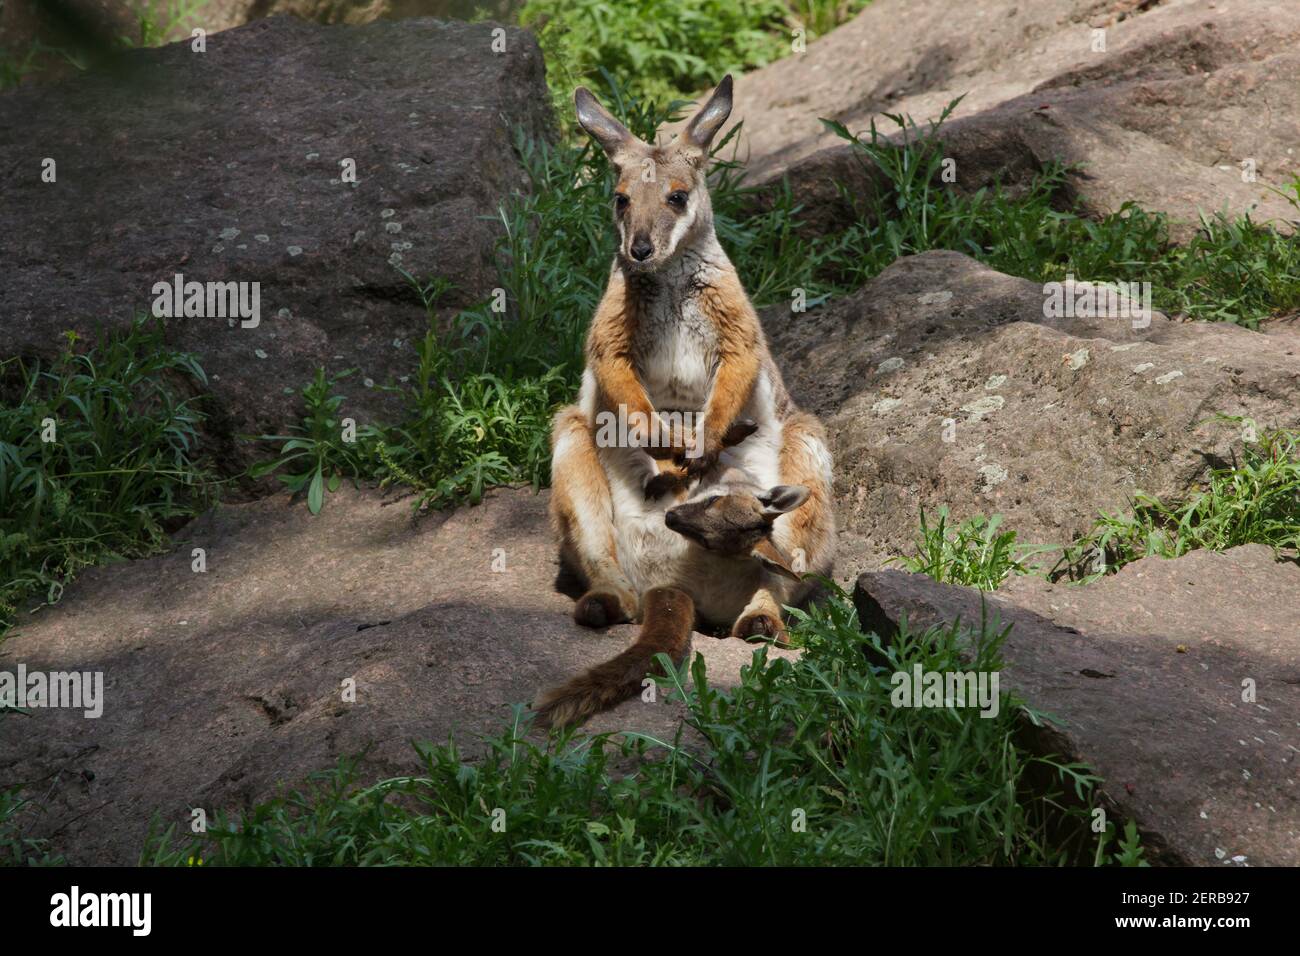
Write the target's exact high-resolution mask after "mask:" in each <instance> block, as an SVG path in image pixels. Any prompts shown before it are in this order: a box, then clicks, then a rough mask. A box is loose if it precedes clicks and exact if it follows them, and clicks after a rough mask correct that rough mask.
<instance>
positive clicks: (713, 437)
mask: <svg viewBox="0 0 1300 956" xmlns="http://www.w3.org/2000/svg"><path fill="white" fill-rule="evenodd" d="M731 92H732V84H731V77H729V76H728V77H724V78H723V80H722V82H721V83H719V84H718V87H717V89H716V90H714V92H713V94H712V95H711V96H710V97H709V99H708V101H707V102H706V103H705V104H704V106H703V107H702V108H701V109H700V110H699V112H698V113H696V114H695V116H694V117H693V118H692V119H691V121H690V123H689V124H688V125H687V127H686V129H685V131H684V132H683V133H682V136H681V137H680V138H679V139H678V140H676V141H675V142H673V143H670V144H668V145H664V146H658V145H651V144H649V143H645V142H642V141H641V140H639V139H637V138H636V137H635V136H633V135H632V134H631V133H630V132H629V131H628V130H627V129H626V128H625V127H624V126H623V125H622V124H621V123H619V122H618V120H616V119H615V118H614V117H613V116H612V115H610V113H609V112H608V111H607V110H605V109H604V107H602V106H601V105H600V103H599V102H597V100H596V98H595V97H594V96H592V94H591V93H590V92H588V91H587V90H586V89H581V88H580V89H578V91H577V92H576V93H575V95H574V102H575V105H576V108H577V115H578V122H579V123H580V124H581V125H582V127H583V128H584V129H585V130H586V131H587V132H588V133H589V134H590V135H591V136H592V137H593V138H594V139H595V140H596V142H597V143H598V144H599V145H600V146H601V147H602V149H603V150H604V151H605V154H606V156H608V158H609V160H610V162H611V164H612V165H613V167H614V169H615V171H616V173H617V182H616V185H615V191H614V201H613V218H614V224H615V227H616V229H617V232H618V249H617V253H616V255H615V257H614V262H613V264H612V266H611V268H610V276H609V282H608V285H607V286H606V289H605V293H604V296H603V297H602V298H601V301H600V305H599V306H598V308H597V310H596V314H595V317H594V318H593V320H592V323H591V328H590V330H589V332H588V335H587V363H586V368H585V369H584V371H583V377H582V386H581V390H580V392H579V396H578V402H577V404H575V405H571V406H568V407H567V408H564V409H562V410H561V411H560V412H559V413H557V415H556V417H555V421H554V424H553V426H552V430H551V484H552V491H551V506H550V511H551V519H552V523H553V525H554V527H555V531H556V534H557V536H558V538H559V540H560V558H561V562H562V564H563V566H564V569H565V570H567V571H569V572H571V573H573V574H575V575H576V577H577V578H578V579H579V581H581V583H582V587H583V588H584V589H585V590H584V593H583V594H582V596H581V597H580V598H579V599H578V601H577V604H576V605H575V607H574V618H575V620H577V621H578V623H580V624H584V625H587V626H590V627H604V626H606V625H610V624H616V623H619V622H622V621H629V620H637V619H640V618H642V616H643V614H642V612H643V608H642V599H641V596H642V595H646V594H648V593H649V592H650V591H651V590H653V589H655V588H665V587H668V588H677V589H678V590H681V591H683V592H685V593H686V594H687V595H688V596H689V597H690V598H691V600H692V601H693V603H694V605H695V613H696V615H697V616H699V617H701V618H702V619H704V620H708V621H711V622H719V623H722V624H723V625H725V626H728V627H730V629H731V633H732V634H733V635H734V636H738V637H750V636H753V635H757V634H767V635H771V636H773V637H779V636H780V635H781V633H782V632H783V625H782V624H781V608H782V606H783V605H784V604H791V603H795V601H796V600H797V598H798V597H799V590H800V585H799V583H798V582H796V581H794V580H791V579H790V578H789V577H786V576H784V575H778V574H772V573H760V571H759V570H758V564H757V561H756V560H746V561H744V562H741V563H739V564H738V563H737V562H736V561H735V560H734V558H733V557H729V558H726V559H723V558H722V557H721V556H720V555H717V554H713V555H711V556H709V555H708V552H707V551H705V549H702V548H700V547H698V546H694V545H692V543H691V542H690V541H689V540H688V539H687V538H686V537H683V536H682V535H681V534H678V533H677V532H676V531H674V530H673V529H671V528H669V527H668V526H667V524H666V523H665V516H666V514H667V512H668V510H669V509H670V508H672V507H674V506H676V505H680V504H682V503H683V502H686V500H687V497H688V494H690V495H692V496H693V497H700V496H703V495H704V494H705V493H706V492H707V484H708V483H707V482H704V483H701V482H700V481H699V479H701V478H703V477H704V476H706V475H707V474H709V473H711V472H712V471H714V470H715V469H716V468H717V467H718V465H719V462H720V457H721V456H722V455H723V453H724V449H726V446H727V445H728V438H729V436H731V435H732V434H733V429H734V428H735V427H736V425H737V423H738V421H740V420H742V419H747V420H750V421H752V423H753V428H752V431H753V434H751V435H749V436H748V437H746V438H744V439H743V440H742V441H740V442H739V443H738V444H736V445H735V446H734V447H732V448H729V449H726V452H725V453H726V455H727V456H728V463H727V465H728V469H734V471H735V472H736V473H738V474H742V475H744V476H745V481H746V482H747V486H748V487H749V488H751V489H753V488H757V489H764V492H762V493H766V489H775V488H776V487H777V486H781V485H790V486H799V487H802V488H804V489H806V490H807V495H806V500H804V501H803V503H802V504H801V505H800V506H799V507H797V508H796V509H794V510H793V511H790V512H788V513H781V514H779V515H774V516H773V518H772V523H771V525H770V528H769V529H768V536H767V540H768V541H769V543H770V545H771V546H772V548H773V549H774V550H775V551H776V552H777V553H778V554H781V555H789V556H790V559H791V563H792V567H793V568H794V569H795V570H796V571H797V572H799V573H808V574H814V575H826V574H829V572H830V569H831V563H832V560H833V557H834V548H835V521H834V514H833V511H832V506H831V455H830V452H829V450H828V449H827V446H826V438H825V433H824V431H823V429H822V426H821V423H820V422H818V421H817V419H816V418H815V417H814V416H812V415H810V414H808V413H806V412H801V411H799V410H798V409H797V408H796V407H795V405H794V403H793V401H791V399H790V396H789V395H788V394H787V392H786V389H785V385H784V383H783V381H782V379H781V373H780V372H779V371H778V369H777V367H776V363H775V362H774V361H773V360H772V356H771V353H770V352H769V351H768V347H767V340H766V337H765V336H764V334H763V329H762V326H761V325H760V324H759V321H758V316H757V314H756V313H755V312H754V308H753V306H752V305H751V304H750V302H749V299H748V297H747V296H746V295H745V290H744V288H743V287H742V286H741V282H740V278H739V276H738V275H737V274H736V270H735V267H734V266H733V265H732V264H731V261H730V260H729V259H728V258H727V255H726V253H725V252H724V251H723V250H722V246H721V245H720V244H719V242H718V239H717V236H716V234H715V233H714V228H713V209H712V205H711V203H710V199H709V191H708V187H707V182H706V178H707V169H706V166H707V160H708V154H709V146H710V144H711V143H712V141H713V139H714V137H715V135H716V134H717V132H718V130H719V129H720V128H721V127H722V125H723V124H724V123H725V122H726V120H727V118H728V116H730V114H731ZM674 417H677V418H683V417H692V418H694V419H696V421H695V424H694V425H693V426H683V427H679V428H673V429H671V430H670V432H671V434H670V437H669V440H668V441H666V442H659V441H657V439H656V435H655V434H654V432H655V431H657V427H656V428H654V429H652V428H649V427H645V426H646V425H647V424H648V425H654V426H657V425H658V424H659V423H660V422H661V421H663V420H665V419H673V418H674ZM611 419H616V420H618V421H620V422H627V423H629V426H631V427H629V428H628V429H627V430H626V431H621V430H620V431H617V432H616V439H615V440H610V439H609V436H608V434H607V433H606V432H605V430H604V426H605V423H606V422H608V421H609V420H611ZM702 484H703V485H705V486H706V487H704V488H703V489H702V487H701V485H702ZM692 489H693V490H692ZM750 493H751V494H752V491H751V492H750ZM721 497H725V493H724V494H723V495H721ZM754 497H755V499H756V500H757V495H755V496H754ZM690 503H694V504H698V501H692V502H690ZM701 555H705V556H706V557H701ZM692 556H694V557H692ZM645 620H646V623H647V624H650V623H651V621H650V619H649V618H645ZM638 683H639V681H638Z"/></svg>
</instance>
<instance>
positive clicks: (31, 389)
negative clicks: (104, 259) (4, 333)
mask: <svg viewBox="0 0 1300 956" xmlns="http://www.w3.org/2000/svg"><path fill="white" fill-rule="evenodd" d="M77 344H78V341H77V337H76V335H75V334H74V333H68V335H67V344H66V346H65V348H64V349H63V350H62V351H61V352H60V353H59V355H58V356H57V357H56V358H55V359H54V360H53V361H52V362H49V363H43V362H40V361H25V360H23V359H21V358H11V359H6V360H4V361H3V362H0V635H2V634H3V633H4V631H5V630H6V629H8V627H10V626H11V625H12V622H13V619H14V615H15V614H16V613H17V611H18V608H19V606H20V605H22V604H24V603H25V602H27V601H28V600H29V599H31V598H33V597H36V598H39V599H40V600H42V601H44V602H45V603H53V602H55V601H57V600H58V599H59V597H60V595H61V594H62V593H63V588H64V586H65V585H66V584H67V582H68V581H69V580H70V579H71V578H72V577H73V576H74V575H75V574H76V573H77V572H78V571H80V570H81V569H82V568H85V567H87V566H89V565H93V564H98V563H101V562H104V561H111V560H120V559H124V558H134V557H141V556H144V555H147V554H151V553H154V552H156V551H158V550H160V549H161V548H162V547H163V546H164V545H165V543H166V539H167V534H168V532H169V531H172V530H175V529H176V528H177V527H179V526H180V525H181V524H183V523H184V522H185V521H187V520H188V519H190V518H192V517H194V516H195V515H196V514H198V513H199V512H200V511H201V510H203V508H204V507H206V505H207V503H208V501H209V498H210V494H211V491H212V488H213V485H212V479H211V475H210V472H209V471H208V469H207V468H206V466H205V465H204V464H203V463H202V462H201V460H200V458H199V455H198V448H197V446H198V426H199V423H200V422H201V420H202V415H201V413H200V412H199V410H198V409H197V407H196V406H195V404H194V402H193V401H192V400H190V399H187V398H181V397H180V394H181V389H182V388H183V387H185V383H186V382H188V383H191V384H192V385H197V386H203V385H205V384H206V382H207V379H206V377H205V376H204V374H203V369H202V368H200V367H199V364H198V362H197V361H196V360H195V358H194V356H192V355H189V354H187V353H184V352H179V351H177V350H175V349H173V348H171V347H170V346H169V345H167V343H166V342H165V341H164V338H163V328H162V324H161V322H159V321H157V320H152V319H146V318H139V319H136V320H135V321H134V322H133V323H132V325H131V326H130V328H129V329H127V330H126V331H124V332H118V333H105V334H103V335H102V336H101V337H100V338H99V339H98V341H96V342H95V343H93V344H92V345H91V347H89V348H87V349H85V350H82V351H77V349H76V346H77Z"/></svg>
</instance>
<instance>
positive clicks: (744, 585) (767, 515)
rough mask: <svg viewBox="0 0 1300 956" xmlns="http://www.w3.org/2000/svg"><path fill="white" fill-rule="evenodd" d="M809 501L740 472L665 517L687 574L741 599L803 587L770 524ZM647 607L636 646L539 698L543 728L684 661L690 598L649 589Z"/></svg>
mask: <svg viewBox="0 0 1300 956" xmlns="http://www.w3.org/2000/svg"><path fill="white" fill-rule="evenodd" d="M808 496H809V491H808V489H807V488H803V487H799V486H791V485H778V486H777V487H775V488H771V489H768V490H766V491H763V490H760V489H758V488H757V487H756V486H754V485H753V484H752V483H751V482H750V481H749V479H748V476H746V475H744V474H743V472H740V471H739V470H737V469H734V468H731V469H728V470H727V471H725V472H724V474H723V475H722V477H721V478H720V479H718V480H716V481H707V482H702V483H701V486H700V488H699V489H697V491H696V493H695V494H693V495H692V496H691V497H690V498H689V499H688V500H687V501H686V502H685V503H683V504H680V505H677V506H676V507H673V508H670V509H669V510H668V511H667V513H666V514H665V515H664V524H665V525H666V526H667V527H668V528H669V529H670V530H672V531H674V532H675V533H677V534H679V535H681V536H682V538H683V539H684V540H685V541H687V542H688V547H687V550H686V553H685V555H684V557H683V558H682V571H683V576H692V575H700V576H702V577H703V579H705V580H713V581H719V582H723V583H724V586H726V587H730V588H734V589H736V590H737V591H739V592H742V593H753V592H754V591H755V590H756V589H757V588H758V587H760V586H761V585H762V582H763V581H764V579H765V578H767V577H769V576H772V575H780V576H783V577H786V578H789V579H790V580H792V581H795V582H799V581H800V580H801V578H800V575H799V574H798V573H797V572H795V571H794V570H793V568H791V566H790V561H789V559H788V558H787V557H786V556H785V555H783V554H781V552H780V550H779V549H778V548H777V547H776V546H775V545H774V544H773V543H772V526H773V524H774V522H775V521H776V519H777V518H778V517H780V516H781V515H784V514H788V513H790V512H791V511H794V510H795V509H796V508H798V507H799V506H800V505H802V504H803V503H804V502H805V501H807V500H808ZM641 609H642V617H643V621H644V623H643V624H642V626H641V633H640V634H639V635H638V636H637V639H636V641H635V642H634V643H633V644H632V646H631V647H629V648H628V649H627V650H625V651H623V652H622V653H621V654H619V655H618V656H617V657H615V658H613V659H612V660H609V661H606V662H605V663H603V664H598V665H597V666H595V667H593V668H591V669H590V670H588V671H586V672H585V673H583V674H581V675H579V676H578V677H575V678H573V679H572V680H570V681H568V682H567V683H565V684H563V685H561V686H560V687H556V688H554V689H552V690H550V691H548V692H546V693H545V694H543V695H541V696H540V697H539V698H538V700H537V701H536V702H535V704H534V710H535V711H536V713H537V717H538V723H539V724H541V725H542V726H549V727H563V726H567V725H569V724H578V723H582V722H583V721H585V720H586V719H587V718H588V717H590V716H592V715H593V714H596V713H598V712H600V711H602V710H606V709H608V708H610V707H613V706H614V705H615V704H618V703H621V702H622V701H624V700H629V699H631V698H632V697H635V696H636V695H637V694H638V693H639V692H640V691H641V688H642V683H643V681H644V680H645V677H646V675H647V674H661V675H662V671H661V669H660V668H659V667H658V666H657V664H656V663H655V657H656V656H657V655H659V654H661V653H662V654H667V655H668V658H669V659H670V660H671V661H672V662H673V663H674V664H680V663H681V661H682V659H683V658H684V657H685V656H686V653H687V652H688V651H689V650H690V646H691V632H692V631H693V630H694V629H695V626H696V621H697V617H698V616H699V615H698V614H697V610H696V605H695V601H694V599H693V598H692V597H691V595H690V593H688V591H687V590H685V589H683V588H679V587H656V588H651V589H650V590H648V591H646V592H645V594H644V595H643V596H642V599H641Z"/></svg>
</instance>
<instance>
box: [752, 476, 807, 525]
mask: <svg viewBox="0 0 1300 956" xmlns="http://www.w3.org/2000/svg"><path fill="white" fill-rule="evenodd" d="M811 493H812V492H810V491H809V490H808V489H807V488H805V487H804V486H803V485H777V486H776V487H774V488H769V489H768V490H767V491H765V492H763V493H762V494H761V495H759V496H758V503H759V504H761V505H762V506H763V517H764V518H766V519H767V520H768V521H775V520H776V519H777V518H778V517H780V516H781V515H783V514H785V513H786V512H789V511H794V509H795V508H798V507H799V506H800V505H801V504H803V503H804V502H805V501H807V500H808V496H809V495H810V494H811Z"/></svg>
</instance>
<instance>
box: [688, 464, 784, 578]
mask: <svg viewBox="0 0 1300 956" xmlns="http://www.w3.org/2000/svg"><path fill="white" fill-rule="evenodd" d="M808 494H809V492H808V489H807V488H805V487H804V486H803V485H777V486H776V487H774V488H769V489H768V490H767V491H762V492H757V493H755V492H753V491H749V490H732V491H725V490H724V492H723V493H720V494H712V493H707V492H706V493H704V494H702V495H700V496H698V497H697V498H692V499H691V500H690V501H686V502H684V503H682V504H680V505H677V506H676V507H674V508H670V509H669V510H668V511H667V513H665V515H664V524H665V525H667V526H668V528H669V530H671V531H675V532H677V533H678V534H680V535H682V536H683V537H684V538H686V539H688V540H689V541H690V542H691V543H692V544H694V545H696V546H698V547H701V548H703V549H704V550H706V551H711V552H713V553H715V554H720V555H724V556H727V557H736V558H743V557H752V558H757V559H758V560H759V561H760V562H762V563H763V564H765V565H768V566H769V567H771V565H772V559H773V557H774V556H775V553H774V550H773V549H772V548H771V547H770V545H771V537H772V524H773V522H775V521H776V519H777V518H779V517H780V516H781V515H783V514H787V513H788V512H791V511H794V510H795V509H796V508H798V507H799V506H800V505H802V504H803V503H804V502H805V501H807V500H808ZM774 570H785V571H786V573H789V571H788V569H781V568H776V569H774Z"/></svg>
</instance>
